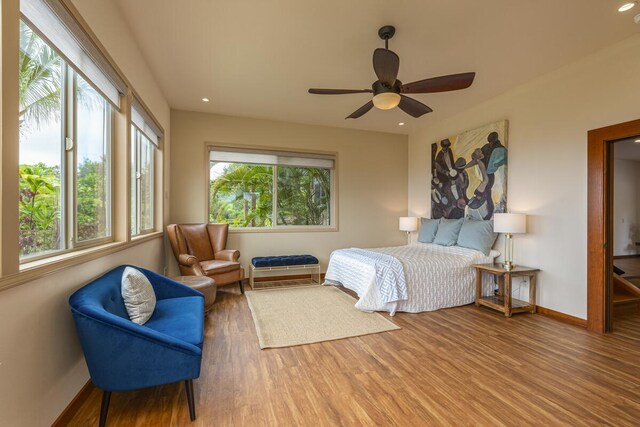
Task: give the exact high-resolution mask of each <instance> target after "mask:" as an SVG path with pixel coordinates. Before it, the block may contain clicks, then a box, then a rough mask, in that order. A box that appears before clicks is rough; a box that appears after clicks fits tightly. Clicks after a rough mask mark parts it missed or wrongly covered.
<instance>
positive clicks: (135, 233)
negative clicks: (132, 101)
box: [129, 122, 159, 239]
mask: <svg viewBox="0 0 640 427" xmlns="http://www.w3.org/2000/svg"><path fill="white" fill-rule="evenodd" d="M129 125H130V126H131V150H129V152H130V155H132V156H134V158H131V159H130V165H131V166H134V162H135V169H134V168H133V167H132V169H131V173H130V174H129V179H130V180H132V179H133V177H134V174H135V203H133V201H134V197H133V196H134V195H130V196H131V197H129V199H130V206H129V218H130V219H133V217H134V215H133V212H132V211H133V209H135V225H134V224H131V225H130V226H129V233H130V236H131V238H132V239H135V238H138V237H140V236H144V235H146V234H149V233H153V232H155V231H156V216H155V215H156V177H155V175H156V158H157V153H156V151H157V150H159V148H158V146H157V145H156V144H154V143H153V141H151V139H149V137H148V136H147V135H146V134H145V133H144V132H143V131H142V130H140V129H139V128H138V126H136V125H135V124H134V123H133V122H131V123H130V124H129ZM143 138H144V139H146V140H147V142H148V144H149V145H150V148H151V151H150V153H151V160H150V162H149V164H150V165H151V172H150V173H149V179H150V181H151V188H150V190H149V194H150V195H151V228H147V229H138V226H139V224H141V223H142V221H141V218H142V209H141V201H142V199H141V198H140V194H141V191H140V190H141V188H142V186H141V181H142V176H141V175H140V170H141V169H142V139H143ZM129 187H130V188H131V189H133V185H131V181H129Z"/></svg>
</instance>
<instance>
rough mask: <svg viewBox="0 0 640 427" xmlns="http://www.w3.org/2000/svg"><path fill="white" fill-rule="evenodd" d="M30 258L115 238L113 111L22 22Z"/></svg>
mask: <svg viewBox="0 0 640 427" xmlns="http://www.w3.org/2000/svg"><path fill="white" fill-rule="evenodd" d="M19 83H20V86H19V96H20V97H19V100H20V113H19V114H20V123H19V129H20V134H19V135H20V136H19V138H20V141H19V144H20V145H19V158H20V160H19V161H20V164H19V227H20V232H19V245H20V257H21V258H22V259H26V258H33V257H41V256H46V255H48V254H50V253H56V252H59V251H63V250H68V249H73V248H75V247H78V246H82V245H86V244H91V243H93V242H98V241H103V240H104V239H108V238H110V236H111V213H110V210H111V191H110V189H111V184H110V169H111V166H110V165H111V162H110V149H111V122H112V118H111V117H112V111H111V105H110V104H109V103H108V102H107V101H106V100H105V98H104V97H103V96H102V95H101V94H100V93H99V92H98V91H96V90H95V89H94V88H93V87H92V86H91V85H90V84H89V83H88V82H87V81H86V80H85V79H84V78H83V77H82V76H81V75H80V74H79V73H78V72H76V70H75V69H74V68H72V67H71V66H70V65H69V64H68V63H66V62H65V61H64V60H63V59H62V57H61V56H60V55H59V54H58V53H57V51H56V50H55V49H54V48H53V47H52V46H50V45H48V44H47V43H46V42H45V41H44V40H43V39H42V38H41V37H39V36H38V34H37V33H36V32H35V31H34V30H33V29H32V28H30V27H29V26H28V25H27V24H26V23H24V22H20V69H19Z"/></svg>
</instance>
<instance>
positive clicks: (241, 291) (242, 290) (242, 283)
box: [238, 280, 244, 294]
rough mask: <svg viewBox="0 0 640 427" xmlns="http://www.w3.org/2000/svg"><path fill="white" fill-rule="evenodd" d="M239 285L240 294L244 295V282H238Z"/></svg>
mask: <svg viewBox="0 0 640 427" xmlns="http://www.w3.org/2000/svg"><path fill="white" fill-rule="evenodd" d="M238 284H239V285H240V293H241V294H244V280H238Z"/></svg>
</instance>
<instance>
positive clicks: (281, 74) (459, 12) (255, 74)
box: [116, 0, 640, 133]
mask: <svg viewBox="0 0 640 427" xmlns="http://www.w3.org/2000/svg"><path fill="white" fill-rule="evenodd" d="M116 1H117V2H118V4H119V7H120V9H121V11H122V13H123V15H124V17H125V19H126V21H127V22H128V24H129V26H130V28H131V30H132V32H133V34H134V36H135V37H136V39H137V41H138V43H139V45H140V48H141V50H142V52H143V54H144V56H145V59H146V61H147V62H148V64H149V65H150V67H151V68H152V70H153V72H154V73H155V76H156V78H157V80H158V82H159V84H160V86H161V88H162V90H163V91H164V94H165V96H166V98H167V100H168V102H169V104H170V106H171V107H172V108H176V109H184V110H192V111H202V112H211V113H218V114H226V115H232V116H245V117H255V118H266V119H274V120H283V121H289V122H300V123H310V124H319V125H328V126H340V127H349V128H356V129H367V130H377V131H386V132H394V133H409V132H410V131H411V130H412V129H415V127H416V124H417V123H429V121H432V120H437V119H441V118H443V117H446V116H448V115H451V114H455V113H456V112H459V111H462V110H464V109H466V108H469V107H471V106H473V105H476V104H478V103H480V102H482V101H484V100H487V99H489V98H491V97H493V96H496V95H498V94H500V93H502V92H505V91H507V90H508V89H510V88H512V87H514V86H516V85H518V84H521V83H524V82H526V81H528V80H530V79H532V78H534V77H536V76H539V75H541V74H544V73H546V72H549V71H551V70H554V69H556V68H559V67H561V66H562V65H564V64H567V63H569V62H571V61H573V60H576V59H578V58H580V57H582V56H585V55H587V54H589V53H591V52H594V51H596V50H598V49H601V48H603V47H605V46H608V45H610V44H612V43H615V42H617V41H620V40H622V39H624V38H627V37H629V36H631V35H633V34H635V33H637V32H638V31H640V25H635V24H634V23H633V15H634V14H636V13H638V12H640V10H638V9H640V8H636V9H634V10H632V11H630V12H627V13H624V14H622V13H619V12H617V7H618V6H619V4H620V3H622V0H618V1H616V0H517V1H515V0H482V1H478V0H455V1H453V0H447V1H444V0H401V1H389V0H387V1H380V0H316V1H309V0H237V1H233V0H226V1H221V0H182V1H176V0H135V1H131V0H116ZM385 24H391V25H394V26H395V27H396V35H395V37H394V38H393V39H392V40H391V41H390V46H389V47H390V49H392V50H393V51H395V52H396V53H397V54H398V55H399V56H400V74H399V79H400V80H402V81H403V82H404V83H408V82H411V81H414V80H421V79H424V78H428V77H435V76H438V75H443V74H451V73H460V72H467V71H475V72H477V76H476V80H475V83H474V84H473V86H472V87H471V88H469V89H466V90H462V91H458V92H450V93H443V94H429V95H416V96H415V98H416V99H418V100H419V101H421V102H423V103H425V104H427V105H429V106H430V107H432V108H433V109H434V113H431V114H428V115H426V116H423V117H422V118H419V119H414V118H412V117H410V116H408V115H406V114H404V113H403V112H401V111H400V110H398V109H397V108H396V109H394V110H391V111H380V110H376V109H373V110H371V111H370V112H369V113H368V114H366V115H365V116H363V117H362V118H360V119H356V120H344V118H345V117H346V116H348V115H349V114H351V113H352V112H353V111H355V110H356V109H357V108H359V107H360V106H361V105H363V104H364V103H366V102H367V101H368V100H369V99H370V96H371V95H367V94H355V95H339V96H320V95H310V94H308V93H307V89H308V88H309V87H326V88H348V89H360V88H362V89H364V88H369V87H370V85H371V83H372V82H373V81H374V80H375V79H376V77H375V74H374V73H373V68H372V64H371V57H372V54H373V50H374V49H375V48H377V47H382V46H383V42H382V40H380V39H379V38H378V35H377V31H378V28H379V27H381V26H382V25H385ZM202 97H208V98H210V99H211V102H209V103H208V104H205V103H203V102H202V101H201V98H202ZM401 121H402V122H406V123H407V125H406V126H404V127H399V126H398V122H401Z"/></svg>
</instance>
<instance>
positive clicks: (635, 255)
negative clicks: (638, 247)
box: [613, 254, 640, 259]
mask: <svg viewBox="0 0 640 427" xmlns="http://www.w3.org/2000/svg"><path fill="white" fill-rule="evenodd" d="M626 258H640V254H634V255H616V256H614V257H613V259H626Z"/></svg>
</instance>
